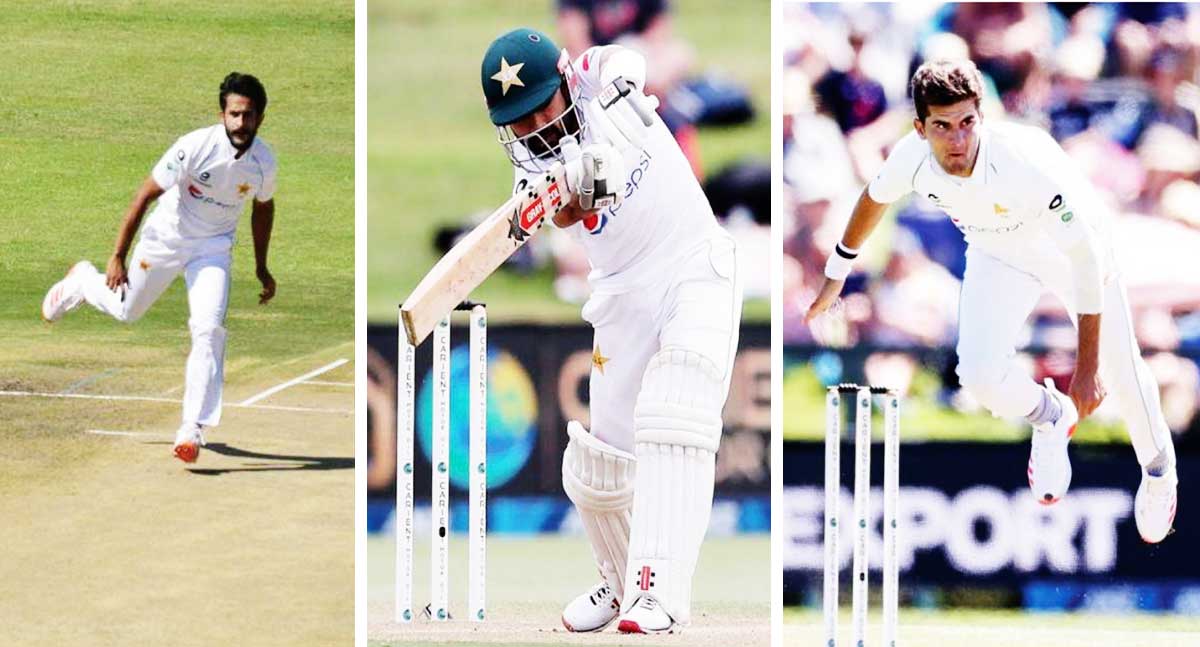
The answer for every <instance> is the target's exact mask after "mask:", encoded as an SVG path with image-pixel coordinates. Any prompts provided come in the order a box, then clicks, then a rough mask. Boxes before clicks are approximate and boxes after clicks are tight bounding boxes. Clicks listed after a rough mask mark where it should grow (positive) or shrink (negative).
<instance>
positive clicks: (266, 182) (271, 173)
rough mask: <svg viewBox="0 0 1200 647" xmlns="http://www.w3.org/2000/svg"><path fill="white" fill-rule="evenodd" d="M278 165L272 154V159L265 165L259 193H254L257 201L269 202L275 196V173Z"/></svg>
mask: <svg viewBox="0 0 1200 647" xmlns="http://www.w3.org/2000/svg"><path fill="white" fill-rule="evenodd" d="M276 170H277V167H276V165H275V158H274V156H272V157H271V158H270V160H269V161H268V162H267V163H266V164H264V165H263V178H262V186H260V187H259V188H258V193H256V194H255V195H254V201H255V202H269V201H270V200H271V199H273V198H274V197H275V175H276V173H275V172H276Z"/></svg>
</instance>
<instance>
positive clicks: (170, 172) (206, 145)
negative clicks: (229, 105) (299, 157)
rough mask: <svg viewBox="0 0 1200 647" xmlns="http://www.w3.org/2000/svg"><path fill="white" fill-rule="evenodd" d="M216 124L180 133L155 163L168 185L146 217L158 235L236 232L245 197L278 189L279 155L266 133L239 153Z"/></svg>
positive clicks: (263, 196)
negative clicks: (267, 141) (277, 161)
mask: <svg viewBox="0 0 1200 647" xmlns="http://www.w3.org/2000/svg"><path fill="white" fill-rule="evenodd" d="M237 153H238V151H237V149H236V148H234V147H233V144H232V143H230V141H229V137H228V135H226V134H225V126H224V125H223V124H216V125H215V126H209V127H208V128H201V129H200V130H195V131H192V132H190V133H188V134H186V135H184V136H183V137H180V138H179V140H178V141H176V142H175V143H174V144H173V145H172V146H171V148H169V149H168V150H167V152H166V153H165V154H164V155H163V156H162V159H160V160H159V161H158V163H157V164H155V165H154V170H153V171H152V172H151V175H152V177H153V178H154V181H155V182H157V183H158V185H159V186H160V187H162V188H163V189H164V190H165V193H163V194H162V196H161V197H160V198H159V199H158V204H157V205H156V206H155V208H154V211H153V213H151V214H150V217H149V219H148V220H147V222H146V226H147V227H152V228H153V229H154V230H155V232H156V233H157V234H158V236H159V238H160V239H163V238H165V239H167V240H171V239H176V238H182V239H204V238H213V237H217V236H229V237H231V238H232V236H233V233H234V231H236V230H237V223H238V218H239V217H240V215H241V213H242V211H243V207H244V206H245V204H246V200H249V199H251V198H253V199H254V200H256V201H257V202H266V201H268V200H270V199H271V198H272V197H273V196H274V195H275V155H274V154H273V153H272V152H271V148H270V147H269V146H267V144H266V143H265V142H263V140H262V139H260V138H258V137H255V138H254V142H253V143H252V144H251V145H250V149H249V150H247V151H246V152H245V153H244V154H243V155H242V156H241V157H240V158H238V157H235V156H236V155H237Z"/></svg>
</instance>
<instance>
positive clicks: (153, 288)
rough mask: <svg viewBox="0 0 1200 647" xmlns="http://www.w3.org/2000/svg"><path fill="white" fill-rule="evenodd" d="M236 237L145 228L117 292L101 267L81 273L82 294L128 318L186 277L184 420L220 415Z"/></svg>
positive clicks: (206, 421)
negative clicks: (166, 233)
mask: <svg viewBox="0 0 1200 647" xmlns="http://www.w3.org/2000/svg"><path fill="white" fill-rule="evenodd" d="M232 246H233V239H232V237H229V236H220V237H215V238H207V239H203V240H199V241H179V240H178V239H174V240H171V241H170V242H169V243H168V242H164V241H163V240H160V238H159V236H158V234H157V233H156V232H155V230H154V229H153V228H143V229H142V234H141V238H140V239H139V240H138V243H137V246H135V247H134V249H133V254H132V255H131V256H130V259H129V262H128V264H127V272H128V276H129V286H128V287H127V288H126V289H125V290H124V297H122V295H121V293H120V292H113V291H112V290H110V289H108V286H107V285H106V284H105V276H104V274H102V273H99V272H97V273H95V274H88V275H85V276H83V277H82V290H83V298H84V300H86V301H87V302H88V303H90V304H92V305H93V306H95V308H96V309H97V310H100V311H101V312H104V313H107V314H109V315H112V317H113V318H115V319H117V320H118V321H123V322H134V321H137V320H138V319H140V318H141V316H142V315H143V314H145V313H146V310H147V309H148V308H149V307H150V305H151V304H152V303H154V302H155V301H156V300H157V299H158V297H159V296H160V295H162V293H163V291H164V290H166V289H167V286H169V285H170V284H171V282H172V281H174V280H175V277H176V276H178V275H179V274H183V277H184V280H185V281H186V282H187V294H188V310H189V313H190V316H189V318H188V327H189V328H190V329H191V333H192V350H191V352H190V353H189V354H188V359H187V369H186V371H185V374H184V391H183V422H184V423H185V424H186V423H198V424H201V425H204V426H215V425H216V424H217V423H219V422H220V421H221V392H222V389H223V387H224V382H225V311H226V309H227V308H228V305H229V268H230V264H231V262H232V256H231V248H232Z"/></svg>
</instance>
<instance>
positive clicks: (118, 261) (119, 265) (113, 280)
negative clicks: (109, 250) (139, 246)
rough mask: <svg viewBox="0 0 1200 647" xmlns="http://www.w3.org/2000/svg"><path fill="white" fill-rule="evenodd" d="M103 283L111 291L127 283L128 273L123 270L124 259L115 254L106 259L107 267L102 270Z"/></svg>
mask: <svg viewBox="0 0 1200 647" xmlns="http://www.w3.org/2000/svg"><path fill="white" fill-rule="evenodd" d="M104 283H105V285H107V286H108V289H110V290H112V291H113V292H116V291H117V290H120V289H121V288H122V287H124V286H126V285H129V275H128V274H127V273H126V271H125V259H123V258H121V257H120V256H117V255H116V254H113V256H112V258H110V259H108V268H107V269H106V270H105V272H104Z"/></svg>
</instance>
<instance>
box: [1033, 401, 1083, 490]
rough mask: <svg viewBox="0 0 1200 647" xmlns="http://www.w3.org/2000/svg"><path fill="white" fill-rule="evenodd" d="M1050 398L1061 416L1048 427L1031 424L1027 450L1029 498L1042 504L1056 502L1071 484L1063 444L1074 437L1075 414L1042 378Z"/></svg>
mask: <svg viewBox="0 0 1200 647" xmlns="http://www.w3.org/2000/svg"><path fill="white" fill-rule="evenodd" d="M1046 388H1047V389H1048V390H1049V391H1050V395H1052V396H1054V397H1056V398H1058V401H1059V403H1060V404H1061V405H1062V414H1061V415H1060V416H1059V417H1058V420H1056V421H1055V422H1054V423H1052V424H1043V425H1034V426H1033V438H1032V442H1031V446H1030V449H1029V472H1028V474H1029V489H1030V490H1032V491H1033V498H1035V499H1037V502H1038V503H1040V504H1042V505H1050V504H1052V503H1056V502H1057V501H1058V500H1059V499H1061V498H1062V497H1063V495H1064V494H1066V493H1067V488H1068V487H1070V485H1071V458H1070V456H1068V455H1067V444H1068V443H1070V442H1071V436H1073V435H1075V425H1076V424H1077V423H1078V422H1079V411H1077V410H1076V409H1075V403H1074V402H1072V401H1071V398H1068V397H1067V396H1065V395H1063V394H1062V393H1060V392H1059V390H1058V389H1056V388H1054V381H1053V380H1051V379H1050V378H1046Z"/></svg>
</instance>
